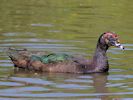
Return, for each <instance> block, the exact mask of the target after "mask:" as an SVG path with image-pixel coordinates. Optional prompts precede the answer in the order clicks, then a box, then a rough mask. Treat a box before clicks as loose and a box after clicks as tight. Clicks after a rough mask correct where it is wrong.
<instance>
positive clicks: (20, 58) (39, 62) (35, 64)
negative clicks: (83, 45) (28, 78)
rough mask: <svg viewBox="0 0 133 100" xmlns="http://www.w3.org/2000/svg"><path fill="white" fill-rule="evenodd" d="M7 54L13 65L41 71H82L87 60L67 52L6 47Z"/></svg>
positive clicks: (84, 69)
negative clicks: (30, 50) (48, 52)
mask: <svg viewBox="0 0 133 100" xmlns="http://www.w3.org/2000/svg"><path fill="white" fill-rule="evenodd" d="M7 53H8V56H9V57H10V58H11V60H12V62H13V63H14V66H15V67H17V68H23V69H28V70H31V71H32V70H34V71H42V72H67V73H84V72H85V71H86V70H87V68H86V67H87V64H88V63H89V61H88V60H85V59H79V58H76V57H73V56H70V55H67V54H55V53H52V54H47V52H43V53H42V52H41V53H40V52H37V53H36V52H29V51H27V50H26V49H24V50H16V49H8V50H7Z"/></svg>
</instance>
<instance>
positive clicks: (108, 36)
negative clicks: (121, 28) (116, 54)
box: [100, 32, 124, 49]
mask: <svg viewBox="0 0 133 100" xmlns="http://www.w3.org/2000/svg"><path fill="white" fill-rule="evenodd" d="M100 42H102V43H104V44H106V45H107V46H108V47H111V46H115V47H118V48H120V49H124V46H122V45H121V44H120V41H119V38H118V35H117V34H116V33H113V32H105V33H103V34H102V35H101V37H100Z"/></svg>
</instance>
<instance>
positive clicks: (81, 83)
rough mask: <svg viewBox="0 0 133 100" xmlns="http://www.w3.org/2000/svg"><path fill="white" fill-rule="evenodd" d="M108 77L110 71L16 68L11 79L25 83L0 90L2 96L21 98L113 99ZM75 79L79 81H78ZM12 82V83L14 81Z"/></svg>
mask: <svg viewBox="0 0 133 100" xmlns="http://www.w3.org/2000/svg"><path fill="white" fill-rule="evenodd" d="M27 77H28V78H27ZM33 77H34V78H33ZM40 77H41V78H40ZM107 77H108V73H97V74H91V75H84V74H63V73H34V72H30V73H29V72H27V71H24V70H14V73H13V74H11V76H9V80H10V81H13V83H18V84H20V83H21V84H23V85H21V86H19V85H18V86H16V87H14V88H10V89H8V88H7V89H2V90H1V91H0V96H9V97H21V98H23V97H30V98H33V97H37V98H42V97H45V98H47V97H49V98H58V97H60V98H75V97H78V98H81V97H83V98H84V99H85V98H91V97H93V98H100V100H112V98H111V97H110V96H111V95H112V94H111V93H110V92H109V90H108V87H107V86H106V85H107V83H108V78H107ZM75 80H78V81H77V82H76V81H75ZM10 84H11V85H12V83H10ZM92 90H94V91H92ZM81 91H82V93H81ZM3 93H4V94H3ZM9 93H10V94H9ZM34 93H36V96H34ZM38 93H39V94H38Z"/></svg>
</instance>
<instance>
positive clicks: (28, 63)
mask: <svg viewBox="0 0 133 100" xmlns="http://www.w3.org/2000/svg"><path fill="white" fill-rule="evenodd" d="M111 46H114V47H118V48H120V49H124V46H123V45H121V44H120V41H119V37H118V35H117V34H116V33H114V32H104V33H102V34H101V35H100V37H99V38H98V41H97V45H96V49H95V51H94V54H93V56H92V58H91V59H86V58H84V57H76V56H74V55H68V54H60V53H48V52H37V51H29V50H27V49H16V48H11V47H10V48H8V49H7V50H6V53H7V55H8V56H9V58H10V59H11V61H12V62H13V64H14V67H15V68H17V69H25V70H28V71H35V72H36V71H38V72H49V73H83V74H84V73H103V72H108V70H109V63H108V57H107V50H108V49H109V48H110V47H111Z"/></svg>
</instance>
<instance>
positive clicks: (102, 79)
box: [14, 70, 120, 100]
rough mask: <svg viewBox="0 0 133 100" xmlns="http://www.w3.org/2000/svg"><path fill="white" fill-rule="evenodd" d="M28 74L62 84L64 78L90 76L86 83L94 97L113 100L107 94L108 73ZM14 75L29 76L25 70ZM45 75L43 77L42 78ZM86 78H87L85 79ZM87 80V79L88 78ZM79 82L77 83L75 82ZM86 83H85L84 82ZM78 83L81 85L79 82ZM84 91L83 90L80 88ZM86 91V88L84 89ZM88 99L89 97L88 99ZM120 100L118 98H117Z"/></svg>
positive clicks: (15, 72)
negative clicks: (88, 81)
mask: <svg viewBox="0 0 133 100" xmlns="http://www.w3.org/2000/svg"><path fill="white" fill-rule="evenodd" d="M31 73H32V74H30V75H31V76H32V77H34V76H35V77H38V78H42V77H43V79H46V80H47V81H51V82H53V83H56V84H58V83H59V84H63V82H64V80H69V79H71V80H72V79H79V77H80V76H85V77H91V78H90V80H92V83H91V84H90V83H88V85H91V87H93V89H94V91H95V92H94V93H93V94H95V96H94V98H100V100H112V99H113V100H115V99H114V98H112V97H111V96H110V95H107V94H108V93H109V90H108V87H107V86H106V84H107V83H108V79H107V77H108V73H95V74H88V75H87V74H64V73H34V74H33V72H31ZM14 75H15V76H16V77H20V75H21V76H25V77H29V76H30V75H29V72H26V71H22V70H21V71H20V70H15V71H14ZM44 77H45V78H44ZM85 80H87V79H85ZM88 80H89V79H88ZM76 84H79V83H76ZM86 84H87V83H86ZM80 85H83V84H81V83H80ZM81 91H84V90H80V92H81ZM85 91H86V90H85ZM87 91H88V93H90V91H89V89H88V90H87ZM87 98H88V99H89V98H90V95H88V96H87ZM89 100H90V99H89ZM117 100H118V99H117ZM119 100H120V99H119Z"/></svg>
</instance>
